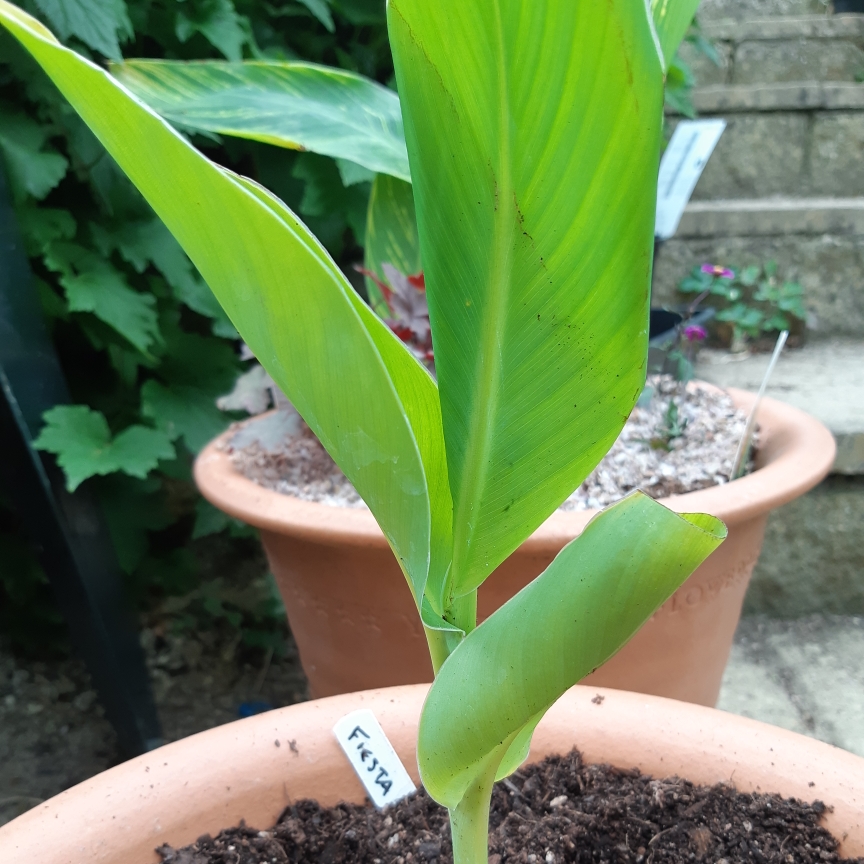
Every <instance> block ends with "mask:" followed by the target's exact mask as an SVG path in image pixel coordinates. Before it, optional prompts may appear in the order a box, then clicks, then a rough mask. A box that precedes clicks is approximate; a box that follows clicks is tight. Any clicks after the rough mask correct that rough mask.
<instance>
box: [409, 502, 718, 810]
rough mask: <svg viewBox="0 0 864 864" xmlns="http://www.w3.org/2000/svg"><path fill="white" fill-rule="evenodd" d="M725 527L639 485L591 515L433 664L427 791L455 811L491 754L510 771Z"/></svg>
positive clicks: (423, 753)
mask: <svg viewBox="0 0 864 864" xmlns="http://www.w3.org/2000/svg"><path fill="white" fill-rule="evenodd" d="M725 535H726V529H725V527H724V526H723V523H722V522H720V521H719V520H718V519H715V518H713V517H712V516H706V515H704V514H686V515H678V514H676V513H673V512H672V511H671V510H668V509H667V508H666V507H664V506H662V505H661V504H658V503H657V502H656V501H653V500H652V499H650V498H649V497H648V496H647V495H644V494H643V493H641V492H635V493H633V494H632V495H629V496H628V497H627V498H625V499H624V500H622V501H620V502H618V503H617V504H614V505H613V506H611V507H609V508H608V509H606V510H604V511H603V512H601V513H600V514H598V515H597V516H595V517H594V518H593V519H592V520H591V522H589V523H588V525H587V526H586V528H585V530H584V531H583V533H582V534H581V535H580V536H579V537H577V538H576V539H575V540H573V541H572V542H571V543H569V544H568V545H567V546H565V547H564V549H562V550H561V552H560V553H559V554H558V556H557V557H556V558H555V560H554V561H553V562H552V564H550V565H549V567H548V568H547V569H546V570H545V572H544V573H542V574H541V575H540V576H539V577H538V578H537V579H535V580H534V581H533V582H532V583H531V584H530V585H528V586H527V587H526V588H523V589H522V591H520V592H519V593H518V594H517V595H516V596H515V597H513V598H512V599H511V600H509V601H508V602H507V603H506V604H505V605H504V606H502V607H501V608H500V609H499V610H498V611H496V612H495V613H494V614H492V615H491V616H490V617H489V618H487V619H486V620H485V621H484V622H483V623H482V624H481V625H480V626H479V627H478V628H477V629H476V630H473V631H472V632H471V633H469V634H468V635H467V636H466V637H465V639H464V640H463V641H462V643H461V644H460V645H459V647H458V648H456V650H455V651H454V652H453V653H452V654H451V655H450V657H449V658H448V659H447V660H446V662H445V663H444V665H443V666H442V667H441V669H440V671H439V673H438V676H437V677H436V679H435V683H434V684H433V685H432V689H431V690H430V691H429V695H428V697H427V698H426V703H425V705H424V706H423V714H422V716H421V719H420V730H419V741H418V750H417V758H418V762H419V765H420V775H421V777H422V779H423V785H424V786H425V788H426V790H427V791H428V792H429V794H430V795H431V796H432V797H433V798H435V800H436V801H438V802H439V803H441V804H443V805H445V806H447V807H450V808H455V807H457V806H458V805H459V803H460V801H461V800H462V797H463V795H465V793H466V790H468V788H469V786H471V784H472V783H474V782H476V778H477V776H478V774H479V773H481V772H483V771H485V770H487V769H488V767H489V764H488V760H489V759H490V758H491V756H490V754H495V757H494V758H496V759H497V760H498V764H496V768H497V769H498V776H499V777H500V776H505V775H506V773H509V772H510V771H512V770H514V769H515V768H516V767H517V766H518V765H519V763H520V762H521V760H522V759H523V758H524V757H525V755H527V751H528V744H529V743H530V736H531V732H532V731H533V728H534V726H535V725H536V724H537V722H538V721H539V719H540V717H542V716H543V714H544V713H545V712H546V711H547V710H548V709H549V707H550V706H551V705H552V704H553V703H554V702H555V701H556V700H557V699H558V697H559V696H561V694H562V693H564V692H565V691H566V690H567V689H568V688H569V687H571V686H572V685H573V684H575V683H576V682H577V681H579V680H580V679H582V678H583V677H585V675H587V674H588V673H589V672H591V671H593V670H594V669H596V668H597V667H598V666H599V665H600V664H601V663H604V662H605V661H606V660H608V659H609V658H610V657H611V656H612V655H613V654H614V653H615V652H616V651H618V649H619V648H621V647H622V645H624V643H625V642H627V640H628V639H630V637H631V636H633V634H634V633H635V632H636V631H637V630H638V629H639V628H640V627H641V626H642V625H643V624H644V623H645V622H646V621H647V620H648V618H649V617H650V616H651V615H652V614H653V612H654V611H655V610H656V609H657V608H658V607H659V606H660V604H662V603H663V601H665V600H666V599H667V598H668V597H669V596H670V595H671V594H672V593H673V592H674V591H675V589H676V588H678V587H679V586H680V585H681V583H682V582H684V580H685V579H686V578H687V577H688V576H689V575H690V574H691V573H692V572H693V570H694V569H695V568H696V567H697V566H698V565H699V564H700V563H701V562H702V561H703V560H704V559H705V558H707V557H708V555H710V554H711V552H712V551H713V550H714V549H715V548H716V547H717V546H718V545H719V544H720V542H721V541H722V540H723V538H724V537H725ZM456 705H458V706H459V710H458V711H454V710H453V708H454V706H456ZM502 742H504V743H503V744H502ZM505 744H506V746H504V745H505ZM508 751H509V752H508Z"/></svg>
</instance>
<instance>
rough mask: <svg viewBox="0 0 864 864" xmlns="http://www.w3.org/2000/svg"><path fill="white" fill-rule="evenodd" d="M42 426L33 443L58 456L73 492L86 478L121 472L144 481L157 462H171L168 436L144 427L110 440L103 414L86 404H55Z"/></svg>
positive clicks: (125, 430) (44, 416) (172, 447)
mask: <svg viewBox="0 0 864 864" xmlns="http://www.w3.org/2000/svg"><path fill="white" fill-rule="evenodd" d="M42 419H43V420H44V421H45V426H44V427H43V429H42V432H41V434H40V435H39V437H38V438H37V439H36V441H34V442H33V446H34V447H36V449H37V450H46V451H48V452H49V453H54V454H55V455H56V456H57V462H58V463H59V465H60V467H61V468H62V469H63V471H64V473H65V474H66V488H67V489H68V490H69V491H70V492H74V491H75V489H77V488H78V486H79V485H80V484H81V483H82V482H83V481H84V480H86V479H87V478H88V477H93V476H95V475H97V474H99V475H103V474H113V473H114V472H115V471H122V472H123V473H124V474H129V475H130V476H131V477H140V478H142V479H143V478H144V477H146V476H147V474H148V473H149V472H150V471H152V470H153V469H154V468H155V467H156V465H157V464H158V463H159V460H160V459H173V458H174V455H175V453H174V446H173V445H172V444H171V441H170V439H169V438H168V436H167V435H166V434H165V433H164V432H162V431H160V430H158V429H151V428H149V427H147V426H137V425H136V426H128V427H127V428H126V429H124V430H123V431H122V432H120V434H119V435H117V436H116V437H114V438H112V437H111V430H110V429H109V428H108V421H107V420H106V419H105V415H104V414H102V413H101V412H99V411H93V410H92V409H91V408H88V407H87V406H86V405H58V406H56V407H54V408H51V409H49V410H48V411H46V412H45V413H44V414H43V415H42Z"/></svg>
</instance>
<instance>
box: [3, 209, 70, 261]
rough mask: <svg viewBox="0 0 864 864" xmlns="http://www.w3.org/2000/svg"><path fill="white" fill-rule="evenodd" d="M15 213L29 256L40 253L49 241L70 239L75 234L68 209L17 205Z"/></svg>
mask: <svg viewBox="0 0 864 864" xmlns="http://www.w3.org/2000/svg"><path fill="white" fill-rule="evenodd" d="M15 215H16V217H17V219H18V225H19V227H20V228H21V233H22V234H23V235H24V242H25V243H26V245H27V254H28V255H30V256H31V257H35V256H36V255H39V254H41V253H42V252H43V251H44V250H45V248H46V247H47V246H48V245H49V244H50V243H53V242H55V241H57V240H71V239H72V238H73V237H74V236H75V230H76V225H75V219H74V218H73V216H72V214H71V213H70V212H69V211H68V210H57V209H55V208H53V207H32V206H31V207H19V208H18V209H17V210H16V213H15Z"/></svg>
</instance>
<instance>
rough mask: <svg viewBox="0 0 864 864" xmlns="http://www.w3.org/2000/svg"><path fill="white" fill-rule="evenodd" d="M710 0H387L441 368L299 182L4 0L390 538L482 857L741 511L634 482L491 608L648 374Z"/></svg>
mask: <svg viewBox="0 0 864 864" xmlns="http://www.w3.org/2000/svg"><path fill="white" fill-rule="evenodd" d="M695 7H696V3H695V2H692V0H663V2H659V0H652V2H650V3H649V2H643V0H609V2H606V3H596V2H589V0H532V2H527V0H497V2H489V0H459V2H455V0H440V2H435V3H429V2H428V0H390V2H389V5H388V10H387V11H388V23H389V30H390V39H391V45H392V48H393V56H394V61H395V67H396V80H397V83H398V86H399V92H400V95H401V100H402V103H401V104H402V115H403V119H404V123H405V133H406V134H405V137H406V140H407V144H408V154H409V158H410V164H411V178H412V180H413V187H414V199H415V201H416V207H417V223H418V227H419V236H420V246H421V251H422V258H423V268H424V275H425V287H426V299H427V300H428V311H429V322H430V327H431V336H432V342H433V343H434V350H435V365H436V372H437V383H436V381H435V380H433V378H432V377H431V376H430V374H429V372H428V370H427V369H425V368H424V367H423V365H422V364H421V363H420V362H418V360H417V358H416V357H415V356H414V354H412V352H411V351H410V350H409V349H408V348H407V347H406V345H405V344H404V343H403V342H402V341H401V340H400V339H399V338H398V337H397V336H396V335H394V333H393V332H392V331H391V329H390V328H389V327H387V325H386V324H384V323H383V322H382V321H381V320H380V319H379V318H378V317H377V316H376V315H375V314H374V313H373V312H372V311H371V310H370V309H369V307H368V306H366V305H365V304H364V302H363V301H362V300H361V299H360V297H359V296H358V295H357V294H356V293H355V292H354V290H353V289H352V287H351V285H350V283H349V282H348V281H347V279H346V278H345V277H344V275H343V274H342V273H341V272H340V271H339V269H338V267H337V266H336V265H335V263H334V262H333V261H332V259H331V258H330V257H329V256H328V255H327V253H326V251H325V250H324V248H323V247H322V246H321V245H320V244H319V243H318V241H317V240H316V239H315V237H314V236H313V235H312V234H311V233H310V232H309V230H308V229H307V228H306V227H305V226H304V225H303V224H302V223H301V222H300V220H299V219H298V218H297V217H296V216H295V215H294V214H293V213H292V212H291V211H290V210H289V209H288V208H287V207H286V206H285V205H284V204H283V203H282V202H281V201H280V200H278V199H277V198H276V197H275V196H274V195H272V194H271V193H270V192H268V191H267V190H266V189H264V188H262V187H260V186H259V185H257V184H256V183H254V182H253V181H251V180H248V179H246V178H244V177H240V176H238V175H236V174H233V173H231V172H229V171H227V170H225V169H224V168H221V167H220V166H218V165H216V164H214V163H212V162H210V161H209V160H208V159H207V158H205V157H204V156H203V155H201V154H200V153H199V152H198V151H197V150H195V148H194V147H192V146H191V145H190V144H189V143H188V141H187V140H186V139H184V138H183V137H182V136H181V135H179V134H178V133H176V132H175V131H174V130H173V129H172V128H171V127H170V126H168V125H167V123H166V122H165V121H164V120H162V119H161V118H160V117H158V116H157V115H156V114H154V113H153V112H152V111H150V110H149V109H148V108H147V107H145V106H144V105H143V103H141V102H139V101H138V100H137V99H135V98H133V97H132V96H131V95H130V94H129V92H128V91H127V90H126V89H124V88H123V87H122V86H120V85H119V84H118V83H117V82H116V81H115V80H114V79H112V78H111V77H110V76H109V75H108V74H107V73H105V72H104V71H103V70H102V69H100V68H99V67H97V66H96V65H94V64H93V63H91V62H90V61H88V60H86V59H84V58H83V57H80V56H79V55H77V54H75V53H74V52H72V51H70V50H68V49H66V48H64V47H63V46H61V45H60V44H59V43H58V42H57V41H56V40H55V39H54V37H53V36H52V35H51V34H50V33H49V32H48V30H46V29H45V28H44V27H43V26H42V25H41V24H39V22H37V21H36V20H35V19H33V18H32V17H30V16H29V15H27V14H26V13H24V12H22V11H21V10H20V9H18V8H16V7H15V6H12V5H10V4H9V3H6V2H4V0H0V21H2V23H3V24H4V25H5V26H6V28H7V29H8V30H9V31H11V33H12V34H13V35H14V36H15V37H17V38H18V39H19V40H20V42H21V43H22V44H23V45H24V46H25V47H26V48H27V49H28V50H29V51H30V52H31V53H32V54H33V56H34V57H35V58H36V59H37V60H38V61H39V63H40V64H41V65H42V67H43V68H44V69H45V71H46V72H47V73H48V75H49V76H50V77H51V78H52V79H53V80H54V82H55V83H56V84H57V86H58V87H59V88H60V90H61V91H62V92H63V93H64V95H65V96H66V97H67V99H68V100H69V101H70V103H71V104H72V106H73V108H75V110H77V111H78V112H79V114H80V115H81V116H82V117H83V119H84V120H85V122H86V123H87V124H88V125H89V126H90V127H91V128H92V129H93V131H94V132H95V133H96V135H97V136H98V137H99V139H100V140H101V141H102V143H103V144H104V145H105V147H106V148H107V149H108V151H109V152H110V153H111V155H112V156H113V157H114V159H115V160H116V162H117V163H118V165H120V167H121V168H122V169H123V170H124V171H125V172H126V173H127V174H128V175H129V177H130V179H131V180H132V181H133V182H134V183H135V184H136V185H137V186H138V188H139V189H140V190H141V192H142V193H143V194H144V196H145V197H146V198H147V199H148V201H149V202H150V204H151V205H152V207H153V209H154V210H155V211H156V213H157V214H158V215H159V216H160V217H161V218H162V219H163V221H164V222H165V224H166V225H167V226H168V228H169V229H170V230H171V231H172V232H173V233H174V235H175V236H176V237H177V239H178V240H179V242H180V243H181V244H182V245H183V247H184V248H185V250H186V251H187V253H188V254H189V256H190V257H191V259H192V260H193V261H194V262H195V264H196V265H197V266H198V269H199V270H200V271H201V273H202V275H203V276H204V278H205V279H206V280H207V283H208V284H209V286H210V287H211V289H212V290H213V292H214V293H215V295H216V296H217V298H218V299H219V301H220V302H221V303H222V305H223V306H224V308H225V310H226V312H227V313H228V315H229V316H230V318H231V320H232V321H233V322H234V324H235V326H236V327H237V329H238V331H239V332H240V333H241V334H242V336H243V338H244V339H245V341H246V342H247V343H248V345H249V347H250V348H251V350H252V351H253V352H254V354H255V356H256V357H258V359H259V360H260V362H261V364H262V365H263V367H264V368H265V369H266V370H267V372H268V373H269V374H270V375H271V376H272V378H273V380H274V381H275V382H276V383H277V384H278V385H279V387H280V388H281V390H282V391H284V393H285V394H286V396H287V397H288V398H289V399H290V400H291V402H292V404H293V405H294V406H295V407H296V408H297V410H298V411H299V412H300V414H301V415H302V416H303V418H304V419H305V420H306V422H307V423H308V425H309V426H310V428H311V429H312V430H313V431H314V433H315V434H316V435H317V437H318V439H319V440H320V441H321V443H322V444H323V445H324V446H325V447H326V448H327V450H328V451H329V452H330V454H331V456H332V457H333V458H334V460H335V461H336V463H337V464H338V465H339V467H340V468H341V469H342V471H343V472H344V473H345V475H346V476H347V477H348V478H349V480H351V482H352V483H353V485H354V487H355V488H356V489H357V490H358V492H359V493H360V494H361V495H362V496H363V498H364V499H365V501H366V502H367V504H368V505H369V507H370V509H371V511H372V512H373V514H374V515H375V517H376V519H377V521H378V524H379V525H380V526H381V529H382V531H383V532H384V534H385V536H386V537H387V539H388V541H389V543H390V545H391V547H392V549H393V552H394V554H395V555H396V557H397V559H398V561H399V563H400V565H401V567H402V570H403V572H404V574H405V577H406V580H407V582H408V585H409V587H410V589H411V591H412V593H413V596H414V600H415V602H416V606H417V610H418V614H419V615H420V616H421V618H422V621H423V625H424V628H425V632H426V636H427V639H428V642H429V647H430V651H431V655H432V660H433V665H434V668H435V671H436V679H435V682H434V684H433V685H432V687H431V689H430V691H429V695H428V698H427V700H426V703H425V706H424V708H423V713H422V716H421V719H420V730H419V740H418V758H419V763H420V771H421V776H422V779H423V782H424V785H425V786H426V789H427V790H428V792H429V793H430V794H431V795H432V796H433V797H434V798H435V799H436V800H438V801H439V802H440V803H442V804H443V805H445V806H446V807H448V808H449V811H450V817H451V821H452V829H453V831H452V836H453V845H454V858H455V861H456V862H458V864H468V862H471V864H482V862H483V861H485V859H486V855H487V830H488V810H489V800H490V795H491V790H492V785H493V783H494V782H495V780H496V778H503V777H506V776H507V775H508V774H509V773H511V772H512V771H513V770H515V768H516V767H517V766H518V765H519V764H520V763H521V762H522V761H523V760H524V759H525V757H526V755H527V753H528V747H529V744H530V741H531V736H532V733H533V731H534V728H535V726H536V725H537V723H538V722H539V720H540V719H541V718H542V717H543V714H544V713H545V712H546V710H547V709H548V708H549V707H550V706H551V705H552V704H553V703H554V702H555V701H556V700H557V699H558V697H559V696H560V695H561V694H562V693H564V691H565V690H567V689H568V688H569V687H570V686H571V685H573V684H574V683H575V682H577V681H579V680H580V679H581V678H582V677H584V676H585V675H586V674H588V673H589V672H590V671H591V670H593V669H595V668H596V667H597V666H599V665H600V664H601V663H603V662H604V661H605V660H607V659H608V658H609V657H610V656H611V655H612V654H614V653H615V652H616V651H617V650H618V649H619V648H620V647H621V646H622V645H623V644H624V643H625V642H626V641H627V640H628V639H629V638H630V637H631V636H632V635H633V633H635V632H636V631H637V630H638V629H639V627H640V626H641V625H642V624H643V623H644V622H645V621H646V620H647V619H648V618H649V617H650V616H651V614H652V613H653V612H654V610H655V609H656V608H657V607H658V606H659V605H660V604H661V603H662V602H663V601H664V600H665V599H666V598H667V597H669V596H670V594H671V593H672V592H673V591H674V590H675V589H676V588H677V587H678V586H679V585H680V584H681V583H682V582H683V581H684V579H686V577H687V576H688V575H689V574H690V573H691V572H692V571H693V569H694V568H695V567H696V566H698V564H699V563H700V562H701V561H702V560H703V559H704V558H705V557H706V556H707V555H708V554H710V552H711V551H712V550H713V549H714V548H716V546H717V545H718V544H719V543H720V542H721V540H722V538H723V536H724V533H725V529H724V528H723V526H722V524H721V523H720V522H718V520H716V519H714V518H712V517H710V516H706V515H700V514H696V515H692V514H691V515H678V514H676V513H673V512H672V511H671V510H668V509H666V508H665V507H663V506H662V505H660V504H658V503H656V502H654V501H652V500H651V499H650V498H648V497H647V496H646V495H644V494H642V493H634V494H632V495H630V496H628V497H627V498H625V499H624V500H622V501H621V502H619V503H618V504H615V505H613V506H611V507H609V508H608V509H606V510H605V511H603V512H602V513H600V514H599V515H598V516H597V517H595V518H594V519H593V520H592V521H591V523H590V524H589V525H588V526H587V528H586V529H585V531H584V532H583V534H582V535H581V536H580V537H578V538H577V539H576V540H574V541H573V542H572V543H570V544H569V545H568V546H567V547H565V548H564V549H563V550H562V551H561V553H560V554H559V555H558V556H557V558H556V559H555V560H554V561H553V562H552V564H551V565H550V566H549V567H548V568H547V569H546V571H545V572H544V573H542V574H541V575H540V576H539V577H538V578H537V579H536V580H535V581H533V582H532V583H531V584H530V585H528V586H527V587H526V588H525V589H524V590H522V591H521V592H520V593H519V594H517V595H516V596H515V597H513V598H512V599H511V600H510V601H509V602H508V603H507V604H505V605H504V606H503V607H502V608H501V609H499V610H498V611H497V612H495V613H494V614H493V615H491V616H490V617H489V618H488V619H486V621H484V622H483V623H482V624H481V625H480V626H477V589H478V587H479V586H480V585H481V584H482V583H483V581H484V580H485V579H486V578H487V577H488V576H489V575H490V574H491V573H492V572H493V571H494V570H495V568H496V567H497V566H498V565H499V564H500V563H501V562H502V561H504V560H505V559H506V558H507V557H508V556H509V555H510V553H511V552H513V551H514V550H515V549H516V548H517V547H518V546H519V545H520V544H521V543H522V542H523V540H525V539H526V538H527V537H528V536H529V535H530V534H531V533H532V532H533V531H534V529H535V528H537V527H538V526H539V525H540V524H541V523H542V522H543V521H544V520H545V519H546V518H547V517H548V516H549V515H550V514H551V513H552V512H553V511H554V510H555V509H556V508H557V507H558V505H559V504H560V503H561V502H562V501H563V500H564V499H565V498H566V497H567V496H568V495H569V494H570V493H571V492H572V491H573V490H574V489H575V488H576V487H577V486H578V485H579V484H580V483H581V482H582V480H584V478H585V477H586V476H587V475H588V473H589V472H590V471H591V470H592V469H593V468H594V466H595V465H596V464H597V462H598V461H599V460H600V458H601V457H602V456H603V454H604V453H605V452H606V450H607V449H608V448H609V446H610V445H611V444H612V442H613V441H614V440H615V439H616V437H617V436H618V433H619V432H620V430H621V428H622V426H623V424H624V422H625V421H626V419H627V416H628V414H629V413H630V410H631V409H632V407H633V405H634V403H635V401H636V399H637V397H638V396H639V393H640V392H641V390H642V387H643V385H644V380H645V367H646V355H647V340H648V296H649V284H650V274H651V258H652V256H651V248H652V241H653V228H654V209H655V195H656V182H657V165H658V154H659V149H660V141H661V127H662V121H663V81H664V74H665V70H666V68H667V67H668V62H669V60H670V58H671V57H672V56H673V55H674V53H675V49H676V47H677V45H678V43H679V42H680V40H681V38H682V36H683V35H684V33H685V31H686V29H687V27H688V25H689V23H690V21H691V19H692V17H693V13H694V11H695ZM391 287H392V286H391ZM415 311H416V309H415ZM415 317H416V316H415ZM415 323H416V321H415Z"/></svg>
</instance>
